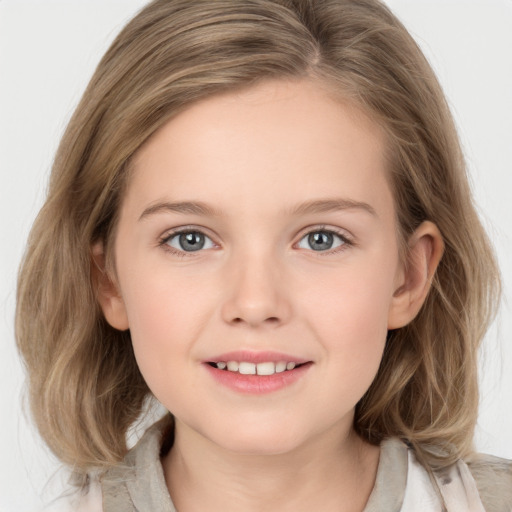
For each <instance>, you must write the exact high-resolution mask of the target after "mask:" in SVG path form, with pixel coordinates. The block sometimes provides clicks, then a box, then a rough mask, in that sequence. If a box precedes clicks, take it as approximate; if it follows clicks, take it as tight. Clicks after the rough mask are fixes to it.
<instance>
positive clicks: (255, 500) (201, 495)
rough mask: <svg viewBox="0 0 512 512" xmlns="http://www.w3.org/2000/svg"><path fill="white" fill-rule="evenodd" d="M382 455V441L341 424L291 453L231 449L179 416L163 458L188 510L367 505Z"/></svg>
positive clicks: (178, 500)
mask: <svg viewBox="0 0 512 512" xmlns="http://www.w3.org/2000/svg"><path fill="white" fill-rule="evenodd" d="M378 459H379V449H378V448H377V447H374V446H371V445H369V444H368V443H366V442H365V441H363V440H362V439H361V438H359V437H358V436H357V434H356V433H355V432H354V431H353V429H351V428H348V429H345V431H344V432H340V428H339V427H333V428H332V429H331V430H330V431H328V432H325V433H324V434H323V435H322V436H319V437H318V438H317V439H315V440H314V441H312V442H309V443H308V444H305V445H301V446H299V447H297V448H296V449H294V450H292V451H290V452H287V453H280V454H272V455H259V454H257V455H255V454H240V453H236V452H232V451H229V450H225V449H223V448H222V447H219V446H218V445H216V444H214V443H212V442H211V441H210V440H208V439H206V438H204V437H202V436H201V435H200V434H198V433H197V432H195V431H193V430H192V429H189V428H188V427H187V426H186V425H184V424H182V423H180V422H179V421H177V422H176V431H175V441H174V445H173V448H172V449H171V451H170V452H169V453H168V454H167V456H166V457H165V458H164V459H163V460H162V465H163V468H164V474H165V479H166V483H167V487H168V488H169V492H170V494H171V496H172V499H173V502H174V504H175V506H176V508H177V509H178V510H179V511H180V512H199V511H204V510H208V511H211V512H217V511H219V512H220V511H222V512H231V511H233V512H234V511H236V512H238V511H240V510H244V511H247V512H252V511H261V510H265V511H268V512H273V511H280V512H288V511H292V510H293V511H294V512H301V511H306V510H307V511H309V510H325V511H330V510H333V511H334V510H336V511H337V512H361V511H362V510H363V509H364V506H365V504H366V502H367V501H368V497H369V495H370V493H371V490H372V488H373V485H374V483H375V476H376V472H377V465H378Z"/></svg>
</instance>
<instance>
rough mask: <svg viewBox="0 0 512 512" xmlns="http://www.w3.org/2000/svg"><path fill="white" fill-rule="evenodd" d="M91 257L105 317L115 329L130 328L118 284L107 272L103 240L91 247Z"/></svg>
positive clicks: (97, 290)
mask: <svg viewBox="0 0 512 512" xmlns="http://www.w3.org/2000/svg"><path fill="white" fill-rule="evenodd" d="M91 258H92V277H93V284H94V288H95V291H96V297H97V298H98V302H99V304H100V306H101V309H102V311H103V314H104V315H105V319H106V320H107V322H108V323H109V324H110V325H111V326H112V327H114V329H118V330H119V331H125V330H127V329H128V328H129V323H128V315H127V313H126V307H125V305H124V301H123V299H122V297H121V294H120V293H119V290H118V286H117V284H116V283H115V282H114V280H113V279H112V278H111V277H110V275H109V273H108V272H107V269H106V263H105V252H104V247H103V243H102V242H97V243H95V244H94V245H93V246H92V247H91Z"/></svg>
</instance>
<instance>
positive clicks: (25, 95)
mask: <svg viewBox="0 0 512 512" xmlns="http://www.w3.org/2000/svg"><path fill="white" fill-rule="evenodd" d="M388 3H389V5H390V6H391V7H392V8H393V9H394V10H395V12H396V14H397V15H398V16H399V17H400V18H401V19H402V21H404V23H405V25H406V26H407V27H408V28H409V30H410V31H411V33H412V34H413V35H414V37H415V38H416V40H417V41H418V42H419V43H420V45H421V46H422V48H423V50H424V51H425V53H426V55H427V57H428V58H429V60H430V61H431V63H432V64H433V66H434V68H435V70H436V71H437V73H438V76H439V77H440V80H441V83H442V84H443V87H444V89H445V92H446V94H447V96H448V98H449V102H450V104H451V106H452V109H453V112H454V115H455V118H456V121H457V124H458V126H459V129H460V134H461V138H462V142H463V145H464V149H465V153H466V156H467V159H468V162H469V169H470V173H471V179H472V183H473V190H474V193H475V197H476V200H477V203H478V204H479V207H480V212H481V215H482V218H483V221H484V223H485V225H486V226H487V227H488V229H489V230H490V233H491V237H492V239H493V241H494V243H495V246H496V250H497V253H498V257H499V260H500V264H501V268H502V272H503V277H504V284H505V302H504V304H503V307H502V310H501V314H500V317H499V319H498V321H497V323H496V324H495V325H494V327H493V328H492V329H491V332H490V333H489V335H488V336H487V338H486V343H485V348H484V351H483V354H482V356H483V357H482V372H481V374H482V378H481V381H482V404H481V414H480V420H479V425H478V429H477V447H478V449H479V450H480V451H486V452H489V453H494V454H497V455H501V456H503V457H508V458H512V436H511V434H510V433H511V432H512V320H511V317H512V315H511V313H512V307H511V305H510V301H511V297H512V201H511V191H512V30H511V28H512V0H437V1H435V0H388ZM144 4H145V1H144V0H60V1H58V0H39V1H38V0H0V209H1V210H0V212H1V213H0V223H1V230H0V233H1V237H2V238H1V240H2V242H1V251H0V258H1V260H0V271H1V280H0V311H1V316H0V457H1V459H0V511H1V512H14V511H16V512H24V511H32V510H38V509H39V508H40V506H41V504H42V503H43V502H48V501H49V500H50V499H51V498H52V497H54V496H55V494H56V493H57V492H58V491H59V489H60V486H61V485H62V479H63V477H62V474H61V473H56V471H57V470H58V468H59V465H58V463H57V462H56V461H55V460H54V459H53V458H52V457H51V455H50V454H49V453H48V452H47V450H46V449H45V448H44V446H43V445H42V443H41V441H40V440H39V438H38V437H37V434H36V433H35V432H34V430H33V428H32V427H31V425H30V421H29V419H28V418H27V416H28V415H27V413H26V412H23V408H22V399H23V370H22V367H21V364H20V362H19V360H18V357H17V354H16V349H15V346H14V336H13V315H14V302H15V280H16V272H17V267H18V264H19V261H20V258H21V255H22V252H23V246H24V243H25V240H26V237H27V235H28V230H29V228H30V225H31V223H32V221H33V219H34V216H35V215H36V212H37V210H38V209H39V207H40V205H41V203H42V200H43V198H44V191H45V187H46V182H47V178H48V173H49V169H50V167H51V162H52V157H53V154H54V152H55V149H56V147H57V144H58V141H59V138H60V136H61V134H62V132H63V130H64V127H65V125H66V122H67V120H68V119H69V116H70V114H71V112H72V110H73V108H74V106H75V105H76V103H77V101H78V99H79V97H80V95H81V93H82V91H83V89H84V88H85V85H86V83H87V81H88V79H89V77H90V76H91V74H92V72H93V70H94V67H95V65H96V64H97V62H98V60H99V59H100V57H101V55H102V54H103V52H104V51H105V50H106V48H107V46H108V44H109V43H110V42H111V41H112V39H113V38H114V36H115V35H116V34H117V32H118V31H119V30H120V28H121V27H122V26H123V25H124V24H125V22H126V21H127V20H128V19H129V18H130V17H131V16H132V14H134V13H135V12H136V11H137V10H138V9H139V8H140V7H142V5H144Z"/></svg>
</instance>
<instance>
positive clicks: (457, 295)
mask: <svg viewBox="0 0 512 512" xmlns="http://www.w3.org/2000/svg"><path fill="white" fill-rule="evenodd" d="M306 77H307V78H310V79H313V80H318V81H319V83H323V84H329V87H330V89H331V90H332V89H334V90H335V91H337V92H338V93H339V95H340V97H343V98H345V99H347V98H348V99H349V100H350V101H352V102H354V103H355V104H356V105H357V106H358V107H359V108H361V109H363V110H364V111H365V112H366V113H367V114H368V115H369V116H370V117H371V118H372V119H373V120H375V122H377V123H379V124H380V125H381V126H382V127H384V130H385V133H386V136H387V143H388V148H387V149H388V153H387V157H388V161H389V171H390V183H391V186H392V189H393V193H394V198H395V204H396V210H397V219H398V226H399V232H400V235H399V236H400V239H401V241H402V246H403V247H405V242H406V241H407V239H408V237H409V235H410V234H411V233H412V232H413V231H414V229H415V228H416V227H417V226H418V225H419V224H420V223H421V222H422V221H424V220H430V221H432V222H434V223H435V224H436V225H437V227H438V228H439V230H440V232H441V234H442V236H443V239H444V244H445V253H444V256H443V259H442V261H441V263H440V265H439V267H438V270H437V273H436V275H435V277H434V281H433V285H432V289H431V292H430V294H429V296H428V298H427V300H426V303H425V304H424V306H423V308H422V310H421V311H420V313H419V315H418V316H417V317H416V318H415V319H414V320H413V321H412V322H411V323H410V324H409V325H408V326H406V327H404V328H401V329H398V330H395V331H391V332H389V334H388V340H387V344H386V349H385V352H384V358H383V361H382V364H381V367H380V369H379V372H378V375H377V377H376V379H375V381H374V383H373V384H372V386H371V387H370V389H369V390H368V392H367V393H366V394H365V395H364V397H363V398H362V399H361V401H360V402H359V404H358V405H357V408H356V415H355V428H356V430H357V431H358V432H359V433H360V435H361V436H363V437H364V438H365V439H367V440H368V441H370V442H371V443H378V442H380V441H381V440H382V439H384V438H386V437H390V436H399V437H401V438H404V439H406V440H407V441H408V442H410V443H411V444H413V445H414V446H415V448H416V450H417V452H418V455H419V457H420V458H421V459H422V460H424V461H426V462H428V463H429V464H430V465H431V466H432V467H441V466H445V465H448V464H451V463H452V462H454V461H455V460H456V459H457V458H459V457H464V456H467V455H468V454H469V453H470V452H471V450H472V439H473V431H474V427H475V423H476V418H477V407H478V383H477V360H476V359H477V350H478V347H479V344H480V342H481V339H482V337H483V334H484V332H485V330H486V328H487V326H488V324H489V321H490V320H491V318H492V316H493V313H494V311H495V308H496V305H497V299H498V295H499V277H498V270H497V267H496V263H495V259H494V256H493V251H492V249H491V247H490V244H489V242H488V240H487V237H486V234H485V232H484V230H483V228H482V226H481V223H480V221H479V219H478V216H477V214H476V212H475V208H474V205H473V202H472V198H471V194H470V190H469V186H468V181H467V176H466V169H465V163H464V159H463V156H462V153H461V149H460V145H459V142H458V138H457V134H456V130H455V128H454V123H453V120H452V117H451V115H450V112H449V109H448V107H447V104H446V101H445V99H444V96H443V93H442V91H441V88H440V86H439V84H438V82H437V80H436V78H435V76H434V73H433V71H432V69H431V68H430V66H429V64H428V63H427V61H426V60H425V58H424V56H423V55H422V53H421V51H420V50H419V48H418V47H417V45H416V43H415V42H414V41H413V39H412V38H411V37H410V35H409V34H408V33H407V31H406V29H405V28H404V27H403V26H402V24H401V23H400V22H399V21H398V20H397V19H396V17H395V16H394V15H393V14H392V13H391V12H390V11H389V9H388V8H387V7H385V6H384V5H383V4H382V3H381V2H379V1H378V0H215V1H214V0H156V1H154V2H152V3H150V4H149V5H148V6H147V7H146V8H144V9H143V10H142V11H141V12H140V13H139V14H138V15H137V16H136V17H135V18H134V19H133V20H132V21H131V22H130V23H129V24H128V25H127V26H126V27H125V28H124V30H123V31H122V32H121V33H120V34H119V36H118V37H117V39H116V40H115V41H114V43H113V44H112V46H111V48H110V49H109V50H108V51H107V53H106V55H105V56H104V57H103V59H102V60H101V62H100V64H99V65H98V68H97V70H96V72H95V74H94V76H93V78H92V80H91V82H90V84H89V86H88V88H87V90H86V91H85V94H84V96H83V98H82V100H81V102H80V104H79V105H78V107H77V109H76V111H75V113H74V115H73V117H72V119H71V121H70V123H69V126H68V127H67V130H66V132H65V134H64V136H63V139H62V141H61V144H60V147H59V150H58V152H57V155H56V159H55V163H54V167H53V170H52V174H51V179H50V186H49V192H48V197H47V200H46V203H45V204H44V206H43V208H42V210H41V212H40V213H39V215H38V217H37V220H36V221H35V223H34V226H33V229H32V232H31V234H30V238H29V241H28V246H27V250H26V254H25V258H24V261H23V264H22V267H21V270H20V275H19V284H18V305H17V313H16V336H17V342H18V346H19V350H20V352H21V354H22V356H23V358H24V360H25V362H26V366H27V369H28V377H29V381H28V382H29V390H30V401H31V408H32V412H33V416H34V418H35V421H36V423H37V426H38V428H39V431H40V432H41V435H42V436H43V438H44V439H45V441H46V442H47V444H48V445H49V446H50V448H51V449H52V450H53V452H54V453H55V454H56V455H57V456H58V457H59V458H60V459H61V460H62V461H64V462H65V463H67V464H69V465H71V466H72V467H73V468H74V469H75V471H76V472H77V473H82V474H85V473H87V472H88V471H90V470H92V469H98V468H99V469H101V468H106V467H108V466H109V465H113V464H116V463H117V462H118V461H119V460H120V459H121V458H122V457H123V456H124V454H125V452H126V433H127V430H128V429H129V427H130V426H131V425H132V424H133V423H134V421H136V419H137V418H138V417H139V415H140V413H141V410H142V408H143V406H144V403H145V402H146V400H147V399H148V398H150V396H151V395H150V391H149V389H148V387H147V386H146V384H145V382H144V380H143V378H142V376H141V374H140V372H139V370H138V368H137V364H136V361H135V358H134V355H133V351H132V347H131V341H130V333H129V332H119V331H116V330H115V329H113V328H112V327H110V326H109V325H108V323H107V322H106V321H105V319H104V317H103V315H102V313H101V310H100V308H99V306H98V303H97V300H96V296H95V291H94V285H93V272H92V258H91V252H90V251H91V245H92V244H93V243H94V242H97V241H102V242H103V243H104V245H105V247H106V254H107V258H109V261H110V265H109V268H111V269H112V268H113V262H112V251H111V250H110V249H111V247H112V242H113V239H114V237H115V230H116V222H117V214H118V210H119V205H120V202H121V201H122V197H123V190H124V187H125V186H126V182H127V179H128V176H129V170H130V159H131V158H132V157H133V155H134V154H135V152H136V151H137V150H138V149H139V148H140V147H141V145H142V144H143V143H144V142H145V141H147V140H148V138H149V137H150V136H151V135H152V134H153V133H154V132H155V131H156V130H157V129H158V128H160V127H161V126H162V125H163V124H164V123H166V122H167V121H168V120H170V119H171V118H172V117H173V116H175V115H176V114H177V113H178V112H179V111H181V110H183V109H184V108H187V106H189V105H191V104H192V103H193V102H195V101H197V100H199V99H202V98H205V97H208V96H211V95H213V94H216V93H220V92H226V91H231V90H235V89H238V88H242V87H249V86H251V84H254V83H256V82H257V81H259V80H263V79H279V78H286V79H301V78H306ZM404 251H405V249H404ZM405 257H406V254H405Z"/></svg>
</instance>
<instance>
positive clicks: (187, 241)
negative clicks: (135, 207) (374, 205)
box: [158, 226, 354, 257]
mask: <svg viewBox="0 0 512 512" xmlns="http://www.w3.org/2000/svg"><path fill="white" fill-rule="evenodd" d="M158 245H159V246H160V247H162V248H163V249H164V250H166V251H168V252H170V253H171V254H174V255H176V256H179V257H187V256H196V255H197V254H198V253H201V252H203V251H206V250H211V249H218V248H220V246H219V245H218V244H216V243H215V242H214V241H213V240H212V239H211V238H210V237H209V236H208V235H207V234H206V233H204V232H203V231H202V230H201V229H199V228H196V227H193V226H190V227H189V226H186V227H183V228H179V229H175V230H173V231H171V232H167V233H166V234H165V235H164V236H163V237H162V238H161V239H160V240H159V243H158ZM353 245H354V242H353V241H352V240H351V239H350V237H349V236H348V235H347V234H346V233H345V232H341V231H338V230H336V229H333V228H327V227H325V226H322V227H317V228H314V229H309V230H308V231H307V232H306V233H304V234H303V235H302V236H301V238H300V239H299V241H298V242H296V243H295V244H294V246H293V247H294V248H298V249H303V250H307V251H311V252H312V253H315V254H317V255H322V256H327V255H331V254H337V253H339V252H341V251H342V250H345V249H347V248H348V247H350V246H353Z"/></svg>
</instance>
